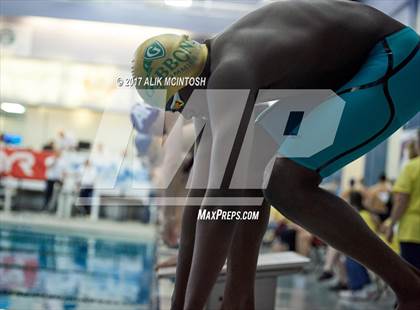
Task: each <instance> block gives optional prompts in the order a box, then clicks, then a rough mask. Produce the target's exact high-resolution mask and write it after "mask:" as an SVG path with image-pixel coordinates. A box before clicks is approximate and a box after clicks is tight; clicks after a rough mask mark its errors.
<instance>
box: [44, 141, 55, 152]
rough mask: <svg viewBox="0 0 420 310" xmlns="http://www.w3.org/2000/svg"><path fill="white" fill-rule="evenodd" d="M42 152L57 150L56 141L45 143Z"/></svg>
mask: <svg viewBox="0 0 420 310" xmlns="http://www.w3.org/2000/svg"><path fill="white" fill-rule="evenodd" d="M42 150H43V151H54V150H55V145H54V141H49V142H47V143H45V144H44V145H43V146H42Z"/></svg>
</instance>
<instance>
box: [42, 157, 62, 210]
mask: <svg viewBox="0 0 420 310" xmlns="http://www.w3.org/2000/svg"><path fill="white" fill-rule="evenodd" d="M45 164H46V166H47V172H46V174H45V176H46V183H45V194H44V207H43V210H53V209H54V208H55V199H52V198H53V194H54V188H55V187H56V186H57V185H58V186H59V185H60V184H61V182H62V180H63V173H64V170H65V160H64V157H63V155H62V152H60V151H58V152H56V154H55V156H51V157H49V158H48V159H47V160H46V162H45Z"/></svg>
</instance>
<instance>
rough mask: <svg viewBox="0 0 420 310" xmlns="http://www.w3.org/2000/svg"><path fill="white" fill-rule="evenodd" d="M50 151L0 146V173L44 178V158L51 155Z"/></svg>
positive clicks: (33, 178)
mask: <svg viewBox="0 0 420 310" xmlns="http://www.w3.org/2000/svg"><path fill="white" fill-rule="evenodd" d="M53 156H54V153H53V152H50V151H33V150H30V149H19V148H4V147H3V148H1V149H0V175H1V176H8V177H14V178H19V179H30V180H45V178H46V176H45V173H46V171H47V165H46V160H47V158H49V157H53Z"/></svg>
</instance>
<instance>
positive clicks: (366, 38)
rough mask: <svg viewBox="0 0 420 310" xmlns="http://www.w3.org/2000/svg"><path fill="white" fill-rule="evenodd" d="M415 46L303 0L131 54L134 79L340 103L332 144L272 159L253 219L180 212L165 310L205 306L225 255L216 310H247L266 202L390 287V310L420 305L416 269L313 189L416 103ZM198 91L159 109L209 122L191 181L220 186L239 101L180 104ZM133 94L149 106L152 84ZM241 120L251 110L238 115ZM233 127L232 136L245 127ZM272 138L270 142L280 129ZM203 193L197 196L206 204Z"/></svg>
mask: <svg viewBox="0 0 420 310" xmlns="http://www.w3.org/2000/svg"><path fill="white" fill-rule="evenodd" d="M419 47H420V38H419V36H418V34H417V33H416V32H415V31H414V30H412V29H411V28H408V27H406V26H404V25H403V24H401V23H399V22H397V21H396V20H394V19H392V18H391V17H389V16H387V15H385V14H383V13H382V12H380V11H378V10H376V9H373V8H371V7H369V6H367V5H364V4H360V3H355V2H350V1H335V0H311V1H280V2H274V3H272V4H269V5H266V6H263V7H261V8H259V9H257V10H256V11H254V12H251V13H250V14H248V15H246V16H244V17H243V18H241V19H240V20H239V21H237V22H235V23H234V24H233V25H232V26H230V27H229V28H227V29H226V30H225V31H224V32H222V33H220V34H218V35H217V36H216V37H214V38H211V39H209V40H207V41H205V42H204V44H199V43H198V42H195V41H193V40H191V39H190V38H188V37H187V36H177V35H162V36H157V37H154V38H151V39H149V40H147V41H146V42H144V43H143V44H142V45H141V46H140V47H139V48H138V49H137V51H136V54H135V59H134V63H133V75H134V76H135V77H148V76H151V77H155V76H163V77H165V76H170V77H171V76H175V77H182V76H189V77H205V78H206V79H207V83H206V86H205V88H206V89H209V90H211V89H246V90H250V95H249V98H251V99H254V100H253V102H256V100H255V99H256V98H257V96H258V91H259V90H261V89H331V90H333V91H334V92H335V93H337V94H338V95H339V96H340V97H341V98H342V99H343V100H344V101H345V102H346V106H345V109H344V111H343V114H342V117H341V120H340V123H339V126H338V129H337V133H336V137H335V139H334V142H333V143H332V145H330V146H328V147H327V148H325V149H324V150H322V151H320V152H318V153H316V154H315V155H313V156H311V157H308V158H293V157H289V158H287V157H278V158H277V159H276V161H275V163H274V167H273V169H272V173H271V177H270V179H269V181H268V185H267V187H266V188H265V189H264V190H263V194H264V197H265V201H264V203H263V204H262V205H263V206H255V207H249V206H248V207H246V208H245V209H247V210H248V209H252V208H254V209H258V210H260V212H261V213H260V219H259V220H258V221H257V222H251V221H239V222H234V221H197V213H198V209H199V208H198V207H197V208H193V207H187V208H185V211H184V214H183V225H182V231H181V240H180V253H179V257H178V264H177V272H176V283H175V291H174V294H173V299H172V309H184V310H197V309H203V308H204V306H205V304H206V301H207V298H208V296H209V294H210V292H211V289H212V287H213V285H214V283H215V282H216V279H217V277H218V274H219V271H220V269H221V268H222V266H223V264H224V263H225V260H226V258H227V260H228V261H227V264H228V276H227V281H226V288H225V292H224V297H223V304H222V308H223V309H254V308H255V305H254V296H253V288H254V278H255V266H256V262H257V257H258V250H259V246H260V243H261V239H262V235H263V232H264V231H265V228H266V225H267V220H266V219H268V215H267V216H265V213H267V214H268V212H266V211H265V210H266V209H267V208H268V207H267V206H268V205H269V204H271V205H273V206H274V207H275V208H277V209H278V210H279V211H280V212H281V213H282V214H284V215H285V216H286V217H287V218H289V219H290V220H292V221H293V222H295V223H297V224H298V225H300V226H302V227H303V228H305V229H306V230H307V231H309V232H311V233H313V234H314V235H317V236H318V237H319V238H320V239H322V240H324V241H325V242H326V243H328V244H329V245H331V246H332V247H334V248H336V249H337V250H339V251H341V252H343V253H345V254H346V255H348V256H350V257H352V258H354V259H355V260H357V261H359V262H360V263H361V264H363V265H364V266H366V267H367V268H369V269H370V270H372V271H373V272H375V273H376V274H378V275H379V276H381V277H382V278H383V279H384V280H385V281H386V282H387V283H388V284H389V285H390V287H391V288H392V289H393V290H394V292H395V293H396V296H397V299H398V309H399V310H414V309H419V308H420V299H419V294H418V292H419V291H420V277H419V274H418V273H417V271H416V270H415V269H413V267H412V266H410V265H409V264H408V263H406V262H405V261H404V260H402V259H401V258H400V257H399V256H398V255H397V254H395V253H394V252H393V251H392V250H391V249H390V248H389V247H388V246H387V245H386V244H385V243H383V242H382V241H381V240H380V239H379V238H378V237H377V236H376V235H375V234H374V233H373V232H372V231H371V230H370V229H369V228H368V227H367V226H366V224H365V223H364V222H363V220H362V219H361V218H360V216H359V215H358V214H357V213H356V212H355V211H354V210H353V209H352V208H350V207H349V206H348V204H347V203H346V202H345V201H343V200H342V199H340V198H338V197H336V196H335V195H333V194H331V193H328V192H327V191H325V190H323V189H321V188H320V187H319V183H320V182H321V180H322V179H323V178H325V177H326V176H329V175H331V174H332V173H334V172H335V171H337V170H339V169H340V168H342V167H344V166H345V165H347V164H348V163H350V162H352V161H354V160H355V159H357V158H359V157H360V156H362V155H364V154H365V153H367V152H368V151H369V150H371V149H372V148H374V147H375V146H376V145H378V144H379V143H380V142H382V141H384V140H385V139H386V138H388V137H389V136H390V135H391V134H392V133H393V132H395V131H396V130H397V129H398V128H400V127H401V126H402V125H404V124H405V123H406V122H407V121H408V120H409V119H410V118H412V117H413V116H414V115H415V114H416V113H417V112H418V111H419V110H420V87H419V85H420V52H419V51H418V50H419ZM198 88H200V87H198ZM202 88H203V87H202ZM195 89H197V87H195V88H193V87H188V86H187V87H179V86H168V87H167V88H166V90H167V92H166V98H164V99H165V101H166V102H167V105H166V109H167V110H168V111H172V112H185V111H188V113H187V114H185V113H182V114H183V116H185V117H193V119H194V122H195V126H196V128H197V130H198V131H199V130H200V129H201V128H202V127H203V124H202V123H203V122H204V121H203V119H209V120H210V127H211V131H210V133H208V134H207V135H206V131H204V133H203V136H202V137H201V140H200V149H202V150H203V151H202V152H201V153H198V154H197V156H196V157H195V164H194V168H193V177H192V184H194V182H195V181H197V180H199V181H200V182H201V180H202V178H206V179H207V188H214V187H219V186H220V184H219V180H220V175H221V174H222V175H223V176H227V178H226V180H227V183H228V185H229V181H231V180H232V176H231V175H229V174H228V172H229V171H228V170H229V169H226V167H225V166H222V165H221V162H223V161H221V160H220V159H221V158H222V157H223V152H224V151H225V146H226V145H227V144H228V143H229V141H227V140H226V137H229V136H232V134H236V128H233V126H232V120H234V119H237V118H238V117H237V109H235V107H236V105H237V104H238V103H237V102H236V100H235V98H232V97H229V100H227V99H226V98H223V97H222V96H219V97H216V96H213V97H212V96H208V97H207V100H205V101H204V100H203V102H202V104H196V105H195V106H189V102H188V100H189V97H190V96H191V94H192V92H193V91H194V90H195ZM139 93H140V95H141V96H142V97H143V99H144V100H145V101H146V102H148V101H150V102H152V101H153V100H154V98H153V96H152V95H151V93H153V92H150V89H146V91H144V89H140V90H139ZM249 100H250V99H249ZM184 110H185V111H184ZM276 111H278V110H276V109H270V108H269V109H267V110H266V111H265V112H264V115H270V116H271V117H280V116H281V115H277V114H275V113H276ZM243 115H244V117H251V116H249V113H248V114H247V113H246V110H245V112H244V114H243ZM256 119H258V116H257V118H256ZM264 125H266V124H265V123H264V122H262V123H261V126H262V127H264ZM241 128H242V127H240V130H239V131H238V132H237V133H238V134H237V137H239V138H238V139H239V140H238V141H239V142H241V141H240V138H241V137H242V139H243V137H244V136H245V130H246V126H245V128H242V129H241ZM232 132H233V133H232ZM270 135H271V137H272V138H273V139H274V140H276V139H277V138H281V135H283V132H278V135H279V137H276V135H275V133H274V134H273V133H270ZM254 141H255V145H254V146H253V150H252V152H258V150H259V149H260V150H261V149H262V147H266V148H270V147H273V150H274V152H275V151H276V145H269V144H266V145H261V144H258V143H259V141H257V139H254ZM267 141H268V140H267ZM233 150H235V148H233ZM250 158H251V159H250V160H252V158H253V157H252V155H251V157H250ZM210 167H211V169H210ZM228 168H229V167H228ZM251 177H252V176H251ZM197 182H198V181H197ZM209 192H210V191H207V192H206V195H205V197H203V201H202V205H205V206H206V208H207V209H209V207H208V205H209V203H208V201H209ZM262 213H264V214H262Z"/></svg>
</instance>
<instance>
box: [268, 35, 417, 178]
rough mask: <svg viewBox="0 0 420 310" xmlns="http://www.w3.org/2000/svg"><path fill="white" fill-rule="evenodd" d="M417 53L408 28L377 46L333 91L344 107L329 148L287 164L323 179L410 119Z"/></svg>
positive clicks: (413, 111)
mask: <svg viewBox="0 0 420 310" xmlns="http://www.w3.org/2000/svg"><path fill="white" fill-rule="evenodd" d="M419 49H420V37H419V35H418V34H417V33H416V32H415V31H414V30H413V29H411V28H404V29H403V30H400V31H398V32H396V33H394V34H391V35H389V36H387V37H385V38H384V39H383V40H381V41H380V42H379V43H378V44H376V45H375V47H374V48H373V49H372V51H371V52H370V54H369V56H368V58H367V60H366V62H365V63H364V64H363V66H362V67H361V69H360V71H359V72H358V73H357V74H356V75H355V76H354V77H353V78H352V79H351V80H350V81H349V82H348V83H346V85H344V86H343V87H342V88H341V89H339V90H338V91H336V93H337V94H338V95H339V96H340V98H341V99H342V100H344V101H345V107H344V110H343V113H342V116H341V120H340V123H339V125H338V129H337V133H336V136H335V139H334V142H333V143H332V145H330V146H329V147H327V148H325V149H324V150H322V151H320V152H318V153H316V154H314V155H313V156H311V157H307V158H290V159H292V160H293V161H295V162H297V163H298V164H300V165H302V166H304V167H307V168H309V169H311V170H314V171H317V172H318V173H319V175H320V176H321V177H326V176H328V175H331V174H332V173H334V172H335V171H337V170H339V169H340V168H342V167H344V166H345V165H347V164H348V163H350V162H352V161H353V160H355V159H357V158H358V157H360V156H362V155H364V154H365V153H367V152H368V151H370V150H371V149H373V148H374V147H375V146H376V145H378V144H379V143H381V142H382V141H384V140H385V139H386V138H388V137H389V136H390V135H391V134H392V133H394V132H395V131H396V130H397V129H398V128H400V127H401V126H403V125H404V124H405V123H406V122H407V121H409V120H410V119H411V118H412V117H414V116H415V115H416V113H417V112H419V111H420V52H419ZM268 110H269V109H268ZM273 111H274V110H273ZM266 112H268V113H269V111H266ZM261 125H262V126H263V127H264V123H262V124H261ZM270 134H271V135H273V133H272V132H271V133H270ZM277 134H280V135H281V134H283V133H281V132H280V133H277Z"/></svg>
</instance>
